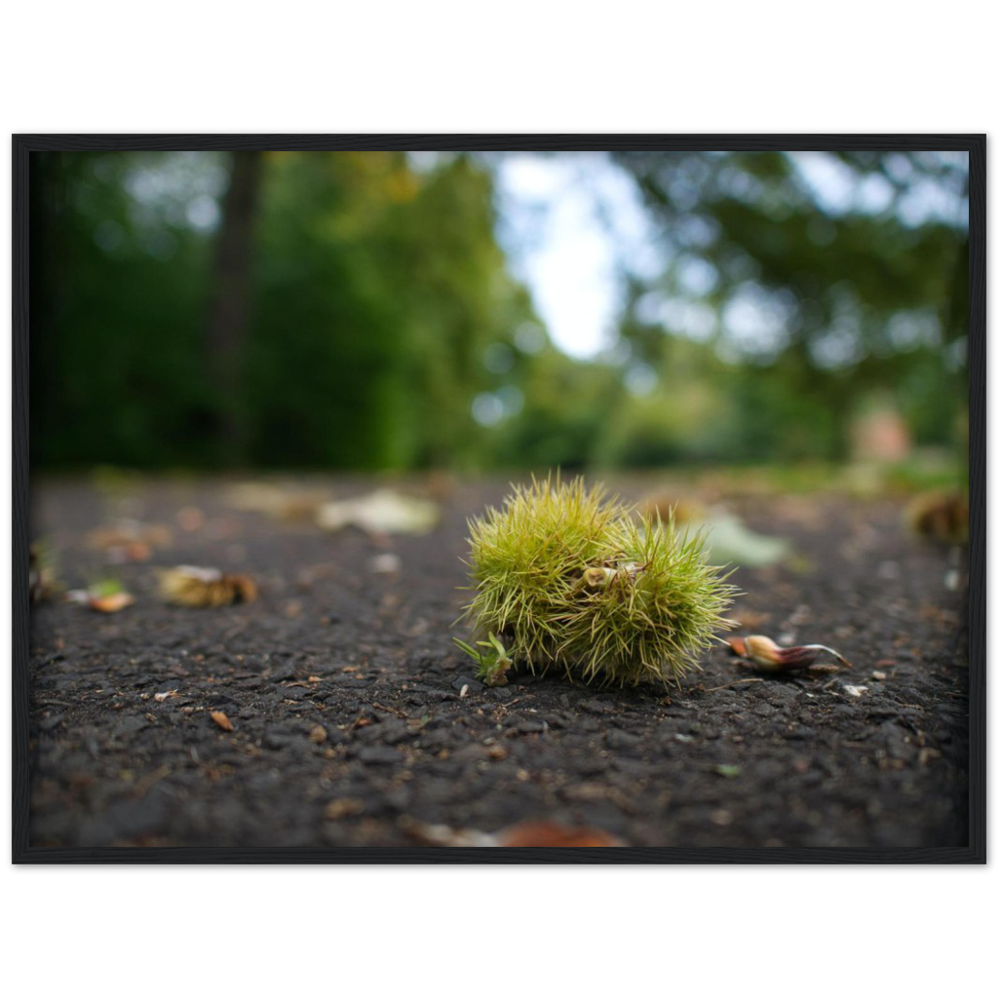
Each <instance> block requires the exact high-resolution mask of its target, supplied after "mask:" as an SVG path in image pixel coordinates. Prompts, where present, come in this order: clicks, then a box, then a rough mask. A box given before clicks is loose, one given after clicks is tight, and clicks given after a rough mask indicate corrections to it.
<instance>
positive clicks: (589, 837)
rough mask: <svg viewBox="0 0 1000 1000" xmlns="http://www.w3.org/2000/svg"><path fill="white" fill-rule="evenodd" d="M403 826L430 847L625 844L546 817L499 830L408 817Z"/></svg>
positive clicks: (599, 833) (587, 829)
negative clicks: (464, 827)
mask: <svg viewBox="0 0 1000 1000" xmlns="http://www.w3.org/2000/svg"><path fill="white" fill-rule="evenodd" d="M402 826H403V827H404V829H405V830H406V831H407V832H408V833H409V834H410V836H412V837H413V838H414V839H416V840H418V841H420V842H421V843H424V844H428V845H430V846H432V847H624V846H625V843H624V841H622V840H620V839H619V838H618V837H616V836H614V834H610V833H607V832H606V831H605V830H598V829H595V828H591V827H567V826H563V825H562V824H559V823H551V822H548V821H545V820H529V821H527V822H524V823H517V824H515V825H514V826H509V827H507V828H506V829H503V830H501V831H500V832H499V833H495V834H493V833H484V832H483V831H482V830H461V829H454V828H453V827H450V826H444V825H443V824H432V823H419V822H416V821H415V820H407V821H405V822H404V823H403V824H402Z"/></svg>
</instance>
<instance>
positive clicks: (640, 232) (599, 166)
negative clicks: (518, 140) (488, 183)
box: [491, 153, 663, 358]
mask: <svg viewBox="0 0 1000 1000" xmlns="http://www.w3.org/2000/svg"><path fill="white" fill-rule="evenodd" d="M494 155H495V154H494ZM491 159H492V157H491ZM495 165H496V166H497V208H498V213H499V226H498V238H499V240H500V243H501V245H502V246H503V248H504V251H505V252H506V253H507V256H508V259H509V261H510V263H511V269H512V271H513V273H514V274H515V276H516V277H518V278H519V279H520V280H521V281H523V282H524V283H525V284H526V285H527V286H528V288H529V289H530V291H531V293H532V297H533V299H534V302H535V307H536V309H537V310H538V312H539V315H540V317H541V319H542V320H543V321H544V322H545V325H546V327H547V328H548V331H549V335H550V336H551V338H552V341H553V343H554V344H555V345H556V346H557V347H558V348H560V349H561V350H562V351H564V352H565V353H566V354H569V355H571V356H573V357H577V358H588V357H593V356H594V355H596V354H598V353H600V352H601V351H602V350H605V349H606V348H608V347H610V346H612V345H613V343H614V341H615V339H616V332H615V331H616V326H617V320H618V316H619V312H620V309H621V305H622V293H623V290H624V277H623V272H622V268H623V267H626V268H628V269H629V270H631V271H632V272H633V273H637V274H639V275H641V276H643V277H649V278H652V277H655V276H656V275H657V274H658V273H659V272H660V270H661V268H662V263H663V262H662V256H661V252H660V249H659V247H658V243H657V238H656V233H655V231H654V228H653V225H652V223H651V221H650V219H649V217H648V216H647V214H646V210H645V209H644V207H643V205H642V200H641V197H640V194H639V191H638V190H637V188H636V186H635V182H634V181H633V180H632V178H631V176H630V175H629V174H628V173H626V172H625V171H624V170H622V169H621V168H620V167H618V166H617V165H616V164H615V163H614V162H613V161H612V159H611V157H610V156H609V155H608V154H607V153H561V154H557V155H555V156H547V155H545V154H543V153H509V154H503V155H500V156H498V158H497V160H496V161H495Z"/></svg>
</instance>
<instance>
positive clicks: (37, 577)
mask: <svg viewBox="0 0 1000 1000" xmlns="http://www.w3.org/2000/svg"><path fill="white" fill-rule="evenodd" d="M62 590H63V585H62V584H61V583H60V582H59V580H58V574H57V571H56V565H55V556H54V555H53V552H52V549H51V547H50V546H49V545H48V544H46V543H45V542H34V543H32V545H31V547H30V548H29V549H28V599H29V600H30V601H31V603H32V604H38V603H40V602H41V601H50V600H52V599H53V598H54V597H56V596H58V595H59V594H60V593H61V592H62Z"/></svg>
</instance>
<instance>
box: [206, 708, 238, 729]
mask: <svg viewBox="0 0 1000 1000" xmlns="http://www.w3.org/2000/svg"><path fill="white" fill-rule="evenodd" d="M208 715H209V718H210V719H211V720H212V721H213V722H214V723H215V724H216V725H217V726H218V727H219V728H220V729H224V730H225V731H226V732H227V733H231V732H232V731H233V724H232V723H231V722H230V721H229V716H228V715H226V713H225V712H209V713H208Z"/></svg>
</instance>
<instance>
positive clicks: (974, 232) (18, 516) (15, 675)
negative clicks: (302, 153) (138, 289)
mask: <svg viewBox="0 0 1000 1000" xmlns="http://www.w3.org/2000/svg"><path fill="white" fill-rule="evenodd" d="M426 149H434V150H446V151H447V150H456V151H457V150H468V151H512V150H533V151H588V150H663V151H669V150H744V151H768V150H787V151H807V150H877V151H904V152H905V151H913V150H963V151H967V152H968V154H969V292H970V299H969V335H968V371H969V510H970V522H969V542H970V544H969V603H968V609H969V611H968V614H969V620H968V629H969V633H968V636H969V637H968V645H969V679H970V694H969V697H970V703H969V704H970V709H969V711H970V716H969V738H970V756H969V843H968V845H967V846H965V847H960V848H919V849H905V850H903V849H900V850H895V849H885V850H876V849H834V848H829V849H827V848H816V849H811V848H794V847H783V848H745V849H744V848H740V849H736V848H711V849H694V848H682V847H676V848H673V847H671V848H667V847H664V848H648V847H647V848H640V847H628V848H618V849H615V850H598V849H591V848H544V849H543V848H520V849H502V848H500V849H484V848H452V849H449V850H441V849H439V848H419V847H413V848H405V849H403V848H251V847H247V848H208V847H177V848H32V847H31V846H30V845H29V827H28V819H29V748H28V737H29V725H28V709H29V694H30V692H29V668H28V650H29V643H28V635H29V633H28V625H29V600H28V547H29V536H28V500H29V488H30V487H29V463H28V442H29V433H30V428H29V420H28V404H29V398H28V370H29V358H30V346H29V322H30V316H29V308H28V302H29V297H28V289H29V280H30V275H29V264H28V251H29V210H28V196H29V190H28V188H29V170H28V164H29V157H30V156H31V154H32V153H36V152H55V151H64V152H83V151H177V150H197V151H212V150H225V151H240V150H313V151H324V150H327V151H329V150H373V151H375V150H385V151H389V150H426ZM12 165H13V171H12V173H13V226H12V233H13V280H12V304H13V309H12V312H13V315H12V320H13V328H12V360H13V370H12V387H13V393H12V395H13V400H12V401H13V414H12V416H13V420H12V436H13V469H12V482H13V498H12V499H13V503H12V511H13V524H12V549H13V551H12V556H13V560H12V565H13V567H14V570H13V607H12V631H13V635H12V651H11V652H12V657H11V664H12V720H13V744H12V765H13V775H12V778H13V781H12V786H13V801H12V860H13V862H14V863H21V864H23V863H32V864H53V863H77V864H79V863H84V864H106V863H125V864H149V863H168V864H216V863H232V862H239V863H257V864H315V863H333V864H358V863H360V864H469V863H489V864H515V863H516V864H566V863H601V864H651V863H660V864H838V863H840V864H843V863H849V864H911V863H929V864H982V863H985V861H986V136H985V135H981V134H921V135H892V134H885V135H863V134H862V135H836V134H809V135H649V134H645V135H532V134H527V135H514V134H509V135H433V134H401V135H361V134H358V135H281V134H272V135H225V134H219V135H203V134H194V135H109V134H105V135H30V134H24V135H15V136H13V138H12Z"/></svg>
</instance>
